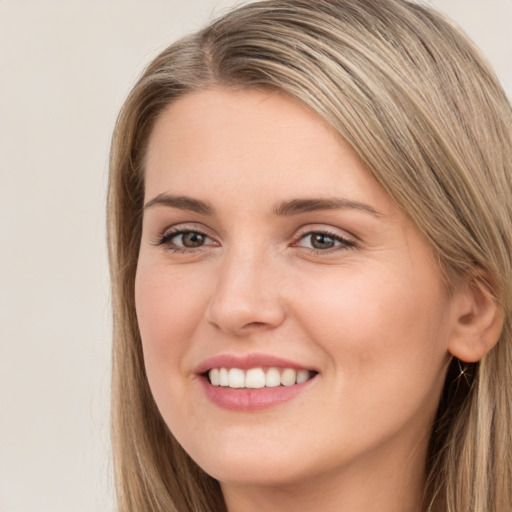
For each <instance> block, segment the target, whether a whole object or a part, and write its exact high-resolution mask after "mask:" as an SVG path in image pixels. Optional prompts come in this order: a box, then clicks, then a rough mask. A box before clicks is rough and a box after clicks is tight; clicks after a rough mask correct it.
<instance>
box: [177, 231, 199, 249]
mask: <svg viewBox="0 0 512 512" xmlns="http://www.w3.org/2000/svg"><path fill="white" fill-rule="evenodd" d="M182 236H183V245H184V246H185V247H199V246H201V245H203V243H204V236H203V235H201V234H200V233H194V232H190V233H185V234H184V235H182Z"/></svg>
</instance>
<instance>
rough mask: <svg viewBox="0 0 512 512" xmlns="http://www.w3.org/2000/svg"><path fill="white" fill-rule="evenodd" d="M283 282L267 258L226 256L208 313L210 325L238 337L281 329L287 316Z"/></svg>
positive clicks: (242, 255) (240, 255) (246, 255)
mask: <svg viewBox="0 0 512 512" xmlns="http://www.w3.org/2000/svg"><path fill="white" fill-rule="evenodd" d="M280 281H281V280H280V278H279V273H278V271H277V270H276V269H275V268H274V266H273V265H272V264H271V262H269V261H268V259H265V258H264V257H258V256H256V255H248V254H234V253H233V254H230V255H227V256H226V257H225V259H224V261H223V262H222V266H221V269H220V271H219V274H218V277H217V281H216V287H215V290H214V293H213V296H212V298H211V300H210V303H209V305H208V309H207V312H206V318H207V320H208V322H209V323H210V324H212V325H214V326H215V327H216V328H217V329H219V330H221V331H223V332H225V333H227V334H230V335H234V336H238V337H240V336H247V335H249V334H251V333H253V332H255V331H261V330H268V329H272V328H276V327H278V326H279V325H281V323H282V322H283V321H284V319H285V316H286V313H285V308H284V304H283V300H282V298H281V296H280V293H279V290H280V286H279V283H280Z"/></svg>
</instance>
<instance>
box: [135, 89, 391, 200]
mask: <svg viewBox="0 0 512 512" xmlns="http://www.w3.org/2000/svg"><path fill="white" fill-rule="evenodd" d="M145 170H146V200H147V199H148V198H151V197H154V196H155V195H157V194H161V193H164V192H172V193H173V194H187V195H190V194H191V193H192V194H194V195H198V196H208V198H211V197H212V196H214V197H217V198H224V199H225V200H227V199H228V198H229V197H231V196H230V193H231V192H232V193H233V196H234V195H235V194H236V196H238V197H239V198H246V199H247V198H253V197H256V192H257V191H258V190H264V191H265V192H266V194H267V198H270V196H274V197H275V198H276V200H289V199H293V198H296V197H303V196H307V197H311V196H323V197H328V196H332V195H333V194H342V195H349V196H351V199H353V200H363V199H364V200H365V201H366V202H368V201H369V200H370V201H373V200H375V201H378V202H380V203H382V202H383V201H384V202H385V203H386V205H388V203H389V198H388V196H387V194H386V193H385V192H384V190H383V189H382V188H381V187H380V185H378V183H377V182H376V181H375V179H374V178H373V177H372V176H371V174H370V173H369V172H368V170H367V169H366V168H365V167H364V165H363V164H362V162H361V160H360V159H359V157H358V155H357V154H356V153H355V152H354V151H353V149H352V148H351V147H350V146H349V145H348V144H347V143H346V142H345V141H344V140H343V139H342V138H341V137H340V136H339V135H338V134H337V133H336V132H335V131H334V130H333V129H332V128H331V127H329V126H328V125H327V123H326V122H325V121H324V120H323V119H321V118H320V117H319V116H317V115H316V114H314V113H312V112H311V111H310V110H309V109H307V108H306V107H305V106H303V105H302V104H300V103H299V102H298V101H296V100H294V99H292V98H289V97H287V96H284V95H282V94H278V93H271V92H259V91H252V90H242V91H231V90H226V89H213V90H205V91H200V92H195V93H191V94H188V95H186V96H184V97H182V98H180V99H179V100H178V101H176V102H174V103H173V104H171V105H170V106H169V107H168V108H167V109H166V110H165V111H164V113H163V114H162V115H161V116H160V117H159V119H158V120H157V122H156V123H155V127H154V129H153V132H152V134H151V137H150V140H149V144H148V151H147V159H146V169H145ZM362 195H363V196H364V197H361V196H362ZM278 196H281V197H278ZM388 206H389V205H388ZM381 208H382V205H381Z"/></svg>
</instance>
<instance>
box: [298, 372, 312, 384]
mask: <svg viewBox="0 0 512 512" xmlns="http://www.w3.org/2000/svg"><path fill="white" fill-rule="evenodd" d="M309 377H310V373H309V372H308V371H307V370H299V371H298V372H297V384H300V383H301V382H306V381H307V380H309Z"/></svg>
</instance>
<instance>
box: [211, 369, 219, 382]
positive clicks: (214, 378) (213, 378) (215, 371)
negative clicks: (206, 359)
mask: <svg viewBox="0 0 512 512" xmlns="http://www.w3.org/2000/svg"><path fill="white" fill-rule="evenodd" d="M210 382H211V383H212V384H213V385H214V386H220V370H219V369H218V368H213V369H212V370H210Z"/></svg>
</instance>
